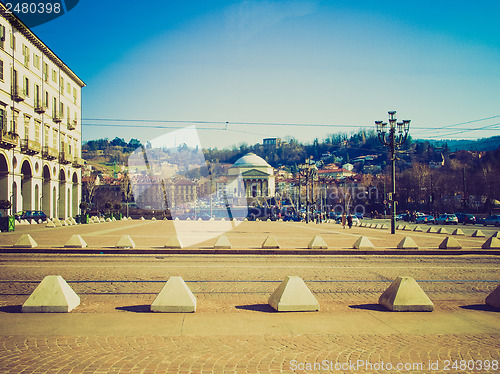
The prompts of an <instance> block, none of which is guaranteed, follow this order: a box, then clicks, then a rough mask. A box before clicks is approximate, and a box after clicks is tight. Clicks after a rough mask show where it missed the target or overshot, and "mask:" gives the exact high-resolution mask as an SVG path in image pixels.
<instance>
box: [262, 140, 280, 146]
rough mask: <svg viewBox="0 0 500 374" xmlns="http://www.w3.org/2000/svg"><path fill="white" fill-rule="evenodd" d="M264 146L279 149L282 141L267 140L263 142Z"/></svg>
mask: <svg viewBox="0 0 500 374" xmlns="http://www.w3.org/2000/svg"><path fill="white" fill-rule="evenodd" d="M262 145H264V146H273V147H279V146H280V145H281V139H280V138H266V139H264V140H262Z"/></svg>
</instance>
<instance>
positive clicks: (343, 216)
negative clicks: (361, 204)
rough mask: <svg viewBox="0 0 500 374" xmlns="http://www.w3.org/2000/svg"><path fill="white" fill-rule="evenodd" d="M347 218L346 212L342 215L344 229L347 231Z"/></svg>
mask: <svg viewBox="0 0 500 374" xmlns="http://www.w3.org/2000/svg"><path fill="white" fill-rule="evenodd" d="M346 221H347V220H346V216H345V212H344V213H342V228H343V229H345V224H346Z"/></svg>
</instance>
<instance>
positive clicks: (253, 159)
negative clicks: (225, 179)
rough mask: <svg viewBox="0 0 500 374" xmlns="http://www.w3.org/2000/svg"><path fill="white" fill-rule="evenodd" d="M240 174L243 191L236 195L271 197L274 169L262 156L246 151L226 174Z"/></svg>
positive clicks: (273, 191) (234, 176)
mask: <svg viewBox="0 0 500 374" xmlns="http://www.w3.org/2000/svg"><path fill="white" fill-rule="evenodd" d="M239 175H241V178H242V179H243V188H244V191H242V190H240V191H238V193H237V194H238V196H246V197H273V196H274V194H275V188H276V186H275V177H274V169H273V168H272V167H271V165H269V164H268V163H267V162H266V161H265V160H264V159H263V158H262V157H259V156H257V155H256V154H255V153H247V154H246V155H244V156H243V157H241V158H240V159H239V160H238V161H236V162H235V163H234V165H233V167H232V168H231V169H229V173H228V176H229V177H230V178H231V177H232V178H233V179H234V178H236V177H238V176H239Z"/></svg>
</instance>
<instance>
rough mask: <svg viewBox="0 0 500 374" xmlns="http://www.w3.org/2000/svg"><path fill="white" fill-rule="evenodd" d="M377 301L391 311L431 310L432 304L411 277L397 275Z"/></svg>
mask: <svg viewBox="0 0 500 374" xmlns="http://www.w3.org/2000/svg"><path fill="white" fill-rule="evenodd" d="M378 303H379V304H380V305H382V306H384V307H386V308H387V309H389V310H392V311H393V312H432V310H433V309H434V304H433V303H432V301H431V300H430V299H429V297H427V295H426V294H425V292H424V291H423V290H422V288H420V286H419V285H418V283H417V282H416V281H415V279H413V278H411V277H397V278H396V279H395V280H394V282H392V283H391V285H390V286H389V288H387V289H386V290H385V291H384V293H383V294H382V295H380V298H379V299H378Z"/></svg>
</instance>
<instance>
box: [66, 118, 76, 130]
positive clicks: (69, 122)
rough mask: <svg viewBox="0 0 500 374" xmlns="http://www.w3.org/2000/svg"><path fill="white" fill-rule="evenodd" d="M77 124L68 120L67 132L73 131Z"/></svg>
mask: <svg viewBox="0 0 500 374" xmlns="http://www.w3.org/2000/svg"><path fill="white" fill-rule="evenodd" d="M77 124H78V122H77V121H76V119H75V120H73V121H71V120H68V130H74V129H76V125H77Z"/></svg>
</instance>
